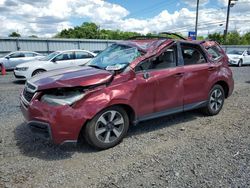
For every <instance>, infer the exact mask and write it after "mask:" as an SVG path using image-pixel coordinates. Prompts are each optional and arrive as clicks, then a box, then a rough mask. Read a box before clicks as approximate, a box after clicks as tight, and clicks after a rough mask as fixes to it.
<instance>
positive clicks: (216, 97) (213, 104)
mask: <svg viewBox="0 0 250 188" xmlns="http://www.w3.org/2000/svg"><path fill="white" fill-rule="evenodd" d="M209 105H210V108H211V109H212V110H213V111H214V112H217V111H219V110H220V109H221V107H222V105H223V94H222V91H221V90H220V89H218V88H217V89H215V90H214V91H213V92H212V93H211V96H210V100H209Z"/></svg>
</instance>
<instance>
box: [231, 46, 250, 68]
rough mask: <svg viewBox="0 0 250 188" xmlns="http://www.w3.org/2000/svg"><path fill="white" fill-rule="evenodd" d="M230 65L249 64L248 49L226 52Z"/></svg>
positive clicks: (249, 52)
mask: <svg viewBox="0 0 250 188" xmlns="http://www.w3.org/2000/svg"><path fill="white" fill-rule="evenodd" d="M227 56H228V58H229V64H230V65H237V66H239V67H241V66H242V65H248V64H250V51H248V50H237V49H235V50H231V51H229V52H227Z"/></svg>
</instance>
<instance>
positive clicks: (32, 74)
mask: <svg viewBox="0 0 250 188" xmlns="http://www.w3.org/2000/svg"><path fill="white" fill-rule="evenodd" d="M38 70H42V71H47V70H46V69H44V68H37V69H35V70H33V72H32V73H31V76H34V73H35V72H36V71H38Z"/></svg>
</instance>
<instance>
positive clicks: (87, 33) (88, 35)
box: [55, 22, 139, 40]
mask: <svg viewBox="0 0 250 188" xmlns="http://www.w3.org/2000/svg"><path fill="white" fill-rule="evenodd" d="M135 35H139V34H138V33H135V32H124V31H120V30H115V31H113V30H106V29H100V28H99V26H98V25H96V24H95V23H88V22H84V23H83V24H82V25H81V26H76V27H74V28H70V29H64V30H62V31H61V32H59V33H58V34H56V36H55V38H85V39H114V40H119V39H127V38H130V37H132V36H135Z"/></svg>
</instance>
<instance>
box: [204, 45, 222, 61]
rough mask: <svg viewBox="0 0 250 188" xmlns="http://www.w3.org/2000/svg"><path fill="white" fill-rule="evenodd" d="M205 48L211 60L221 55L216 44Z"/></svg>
mask: <svg viewBox="0 0 250 188" xmlns="http://www.w3.org/2000/svg"><path fill="white" fill-rule="evenodd" d="M206 50H207V52H208V53H209V55H210V56H211V58H212V59H213V60H217V59H220V58H221V57H222V55H221V53H220V51H219V49H218V47H217V46H211V47H208V48H207V49H206Z"/></svg>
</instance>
